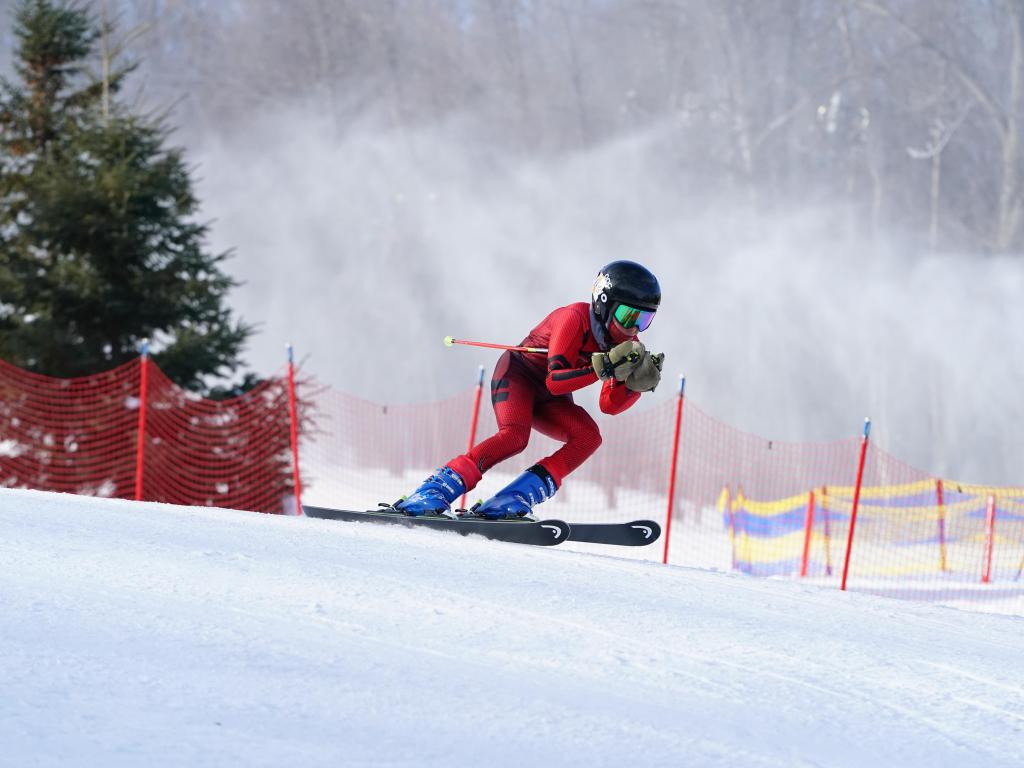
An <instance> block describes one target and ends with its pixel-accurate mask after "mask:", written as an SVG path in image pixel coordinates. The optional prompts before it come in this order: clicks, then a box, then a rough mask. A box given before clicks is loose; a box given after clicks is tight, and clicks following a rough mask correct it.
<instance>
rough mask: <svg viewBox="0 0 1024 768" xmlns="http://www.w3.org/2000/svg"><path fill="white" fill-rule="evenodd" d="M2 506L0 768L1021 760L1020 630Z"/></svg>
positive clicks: (596, 573)
mask: <svg viewBox="0 0 1024 768" xmlns="http://www.w3.org/2000/svg"><path fill="white" fill-rule="evenodd" d="M600 551H601V552H603V553H604V554H599V553H597V552H598V550H597V549H596V548H595V551H593V552H580V551H571V550H568V549H564V548H561V547H553V548H539V547H527V546H518V545H513V544H504V543H500V542H491V541H485V540H483V539H477V538H462V537H459V536H457V535H455V534H450V533H441V532H435V531H426V530H419V529H416V530H410V529H403V528H398V527H392V526H375V525H372V524H352V523H339V522H333V521H323V520H312V519H304V518H294V517H279V516H269V515H257V514H253V513H245V512H234V511H227V510H217V509H194V508H182V507H169V506H162V505H155V504H136V503H130V502H121V501H109V500H100V499H87V498H78V497H72V496H60V495H52V494H44V493H36V492H31V491H14V490H3V491H0V764H2V765H5V766H8V765H9V766H49V765H61V766H75V765H82V766H84V765H89V766H94V765H103V766H146V767H147V768H152V766H161V765H189V766H225V765H246V766H288V765H303V766H320V765H322V766H360V765H387V766H405V765H408V766H447V765H467V766H468V765H488V766H491V765H496V766H500V765H508V766H519V765H531V766H532V765H566V766H573V765H579V766H588V767H592V766H603V765H608V766H634V765H638V766H644V765H650V766H677V765H678V766H681V765H686V766H738V765H741V766H858V767H860V766H874V765H879V766H928V767H929V768H933V767H934V766H945V765H957V766H975V765H976V766H1020V765H1024V695H1022V694H1024V690H1022V684H1024V671H1022V670H1024V619H1022V618H1019V617H1012V616H997V615H981V614H974V613H968V612H961V611H958V610H955V609H951V608H941V607H935V606H929V605H918V604H914V603H909V602H896V601H892V600H887V599H885V598H878V597H872V596H868V595H857V594H843V593H840V592H838V591H836V590H835V589H822V588H818V587H813V586H808V585H803V584H796V583H792V582H787V581H773V580H755V579H751V578H749V577H744V576H736V575H730V574H725V573H718V572H714V571H701V570H695V569H687V568H677V567H665V566H662V565H660V564H658V563H656V562H649V561H642V560H635V559H625V558H620V557H617V556H616V552H615V550H613V549H610V548H606V549H603V550H600Z"/></svg>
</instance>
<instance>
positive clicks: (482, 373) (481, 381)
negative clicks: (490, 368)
mask: <svg viewBox="0 0 1024 768" xmlns="http://www.w3.org/2000/svg"><path fill="white" fill-rule="evenodd" d="M476 383H477V385H478V386H481V387H482V386H483V385H484V367H483V366H482V365H481V366H480V378H479V379H477V382H476Z"/></svg>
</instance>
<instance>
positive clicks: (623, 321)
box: [615, 304, 654, 331]
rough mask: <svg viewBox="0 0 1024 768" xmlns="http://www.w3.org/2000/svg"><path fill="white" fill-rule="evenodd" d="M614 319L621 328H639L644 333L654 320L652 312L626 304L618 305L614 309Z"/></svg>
mask: <svg viewBox="0 0 1024 768" xmlns="http://www.w3.org/2000/svg"><path fill="white" fill-rule="evenodd" d="M615 319H616V320H617V321H618V323H619V325H621V326H622V327H623V328H633V327H636V328H639V329H640V330H641V331H646V330H647V329H648V328H649V327H650V325H651V322H652V321H653V320H654V312H653V311H652V310H649V309H637V308H636V307H631V306H629V305H628V304H619V306H617V307H616V308H615Z"/></svg>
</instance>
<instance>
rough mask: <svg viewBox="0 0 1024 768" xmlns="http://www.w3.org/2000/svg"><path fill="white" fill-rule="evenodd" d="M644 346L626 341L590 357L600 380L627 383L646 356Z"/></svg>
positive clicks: (636, 342)
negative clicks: (612, 379)
mask: <svg viewBox="0 0 1024 768" xmlns="http://www.w3.org/2000/svg"><path fill="white" fill-rule="evenodd" d="M646 351H647V350H645V349H644V345H643V344H642V343H641V342H639V341H624V342H622V343H621V344H616V345H615V346H614V347H612V348H611V349H610V350H608V351H607V352H595V353H594V354H592V355H591V356H590V364H591V365H592V366H593V367H594V372H595V373H596V374H597V376H598V378H600V379H602V380H604V379H610V378H612V377H613V376H614V377H615V378H616V379H617V380H618V381H625V380H626V379H627V378H629V374H631V373H632V372H633V369H635V368H636V367H637V366H638V365H640V361H641V360H643V357H644V355H645V354H646Z"/></svg>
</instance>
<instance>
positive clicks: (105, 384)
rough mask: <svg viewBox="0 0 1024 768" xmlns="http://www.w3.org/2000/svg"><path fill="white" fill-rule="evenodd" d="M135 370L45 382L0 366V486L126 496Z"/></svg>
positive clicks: (130, 479) (131, 474) (131, 466)
mask: <svg viewBox="0 0 1024 768" xmlns="http://www.w3.org/2000/svg"><path fill="white" fill-rule="evenodd" d="M138 397H139V365H138V363H136V362H133V363H126V364H124V365H122V366H120V367H118V368H114V369H113V370H110V371H106V372H104V373H101V374H97V375H95V376H86V377H82V378H75V379H53V378H49V377H47V376H39V375H37V374H34V373H28V372H27V371H23V370H21V369H20V368H15V367H14V366H12V365H9V364H8V363H5V362H3V361H0V486H3V487H16V488H36V489H42V490H52V491H64V492H68V493H78V494H87V495H95V496H114V497H120V498H131V496H132V494H133V492H134V482H135V445H136V425H137V422H138V418H139V415H138V414H139V400H138Z"/></svg>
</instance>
